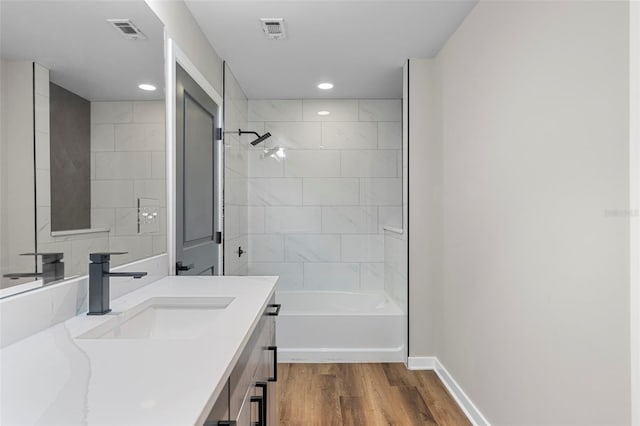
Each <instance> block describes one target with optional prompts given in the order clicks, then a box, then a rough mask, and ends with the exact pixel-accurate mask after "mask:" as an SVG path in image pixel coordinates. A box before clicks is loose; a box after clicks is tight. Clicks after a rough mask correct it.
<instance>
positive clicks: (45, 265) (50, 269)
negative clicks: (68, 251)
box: [3, 253, 64, 284]
mask: <svg viewBox="0 0 640 426" xmlns="http://www.w3.org/2000/svg"><path fill="white" fill-rule="evenodd" d="M20 256H42V272H16V273H11V274H4V275H3V277H5V278H11V279H12V280H17V279H19V278H38V277H42V280H43V281H44V284H49V283H52V282H54V281H60V280H63V279H64V263H63V262H62V259H63V257H64V253H22V254H21V255H20Z"/></svg>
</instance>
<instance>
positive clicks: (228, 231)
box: [224, 65, 250, 275]
mask: <svg viewBox="0 0 640 426" xmlns="http://www.w3.org/2000/svg"><path fill="white" fill-rule="evenodd" d="M225 66H226V65H225ZM224 97H225V100H224V109H225V116H224V128H225V130H226V131H227V132H230V133H225V135H224V143H225V145H224V151H225V153H224V154H225V169H224V194H225V201H224V251H225V253H224V273H225V275H247V272H248V265H249V259H248V255H247V254H242V255H240V252H239V250H238V247H242V250H243V251H244V252H249V251H250V249H249V241H248V239H249V236H248V234H247V232H248V227H249V224H248V216H247V201H248V194H247V176H248V173H249V168H248V158H247V153H248V149H249V148H248V147H249V138H248V137H247V136H242V137H238V135H237V134H234V133H233V132H234V131H237V130H238V129H243V130H245V129H246V128H247V119H248V118H247V110H248V105H247V97H246V96H245V94H244V92H243V91H242V88H241V87H240V85H239V84H238V82H237V81H236V79H235V77H234V76H233V74H232V73H231V71H230V70H229V68H227V69H226V70H225V82H224Z"/></svg>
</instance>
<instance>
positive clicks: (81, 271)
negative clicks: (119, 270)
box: [64, 232, 110, 275]
mask: <svg viewBox="0 0 640 426" xmlns="http://www.w3.org/2000/svg"><path fill="white" fill-rule="evenodd" d="M108 235H109V234H107V233H106V232H105V233H101V234H95V235H94V236H93V237H92V238H87V239H82V240H75V241H71V259H65V260H64V266H65V274H70V273H72V274H74V275H87V274H88V273H89V253H99V252H105V251H109V250H110V248H109V236H108Z"/></svg>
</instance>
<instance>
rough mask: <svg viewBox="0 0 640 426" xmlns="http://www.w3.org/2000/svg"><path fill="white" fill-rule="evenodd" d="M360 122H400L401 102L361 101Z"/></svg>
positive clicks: (382, 100)
mask: <svg viewBox="0 0 640 426" xmlns="http://www.w3.org/2000/svg"><path fill="white" fill-rule="evenodd" d="M359 104H360V121H401V120H402V100H400V99H361V100H360V101H359Z"/></svg>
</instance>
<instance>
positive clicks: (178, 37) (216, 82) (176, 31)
mask: <svg viewBox="0 0 640 426" xmlns="http://www.w3.org/2000/svg"><path fill="white" fill-rule="evenodd" d="M145 1H146V3H147V4H148V5H149V7H150V8H151V10H153V12H154V13H155V14H156V15H157V16H158V18H160V20H161V21H162V23H163V24H164V26H165V31H166V33H167V35H168V36H169V37H170V38H173V39H174V41H175V42H176V44H177V45H178V46H179V47H180V49H182V51H183V52H184V53H185V55H187V57H188V58H189V60H190V61H191V62H192V63H193V64H194V65H195V66H196V68H197V69H198V71H200V73H202V75H203V76H204V77H205V78H206V79H207V81H208V82H209V84H211V86H212V87H213V88H214V89H215V90H216V92H218V93H222V84H223V83H222V64H223V63H222V59H221V58H220V56H218V54H217V53H216V51H215V50H214V49H213V47H211V44H210V43H209V41H208V40H207V38H206V37H205V35H204V33H203V32H202V30H201V29H200V26H199V25H198V23H197V22H196V20H195V19H194V18H193V15H191V12H190V11H189V9H188V8H187V6H186V5H185V4H184V2H183V1H182V0H145Z"/></svg>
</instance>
